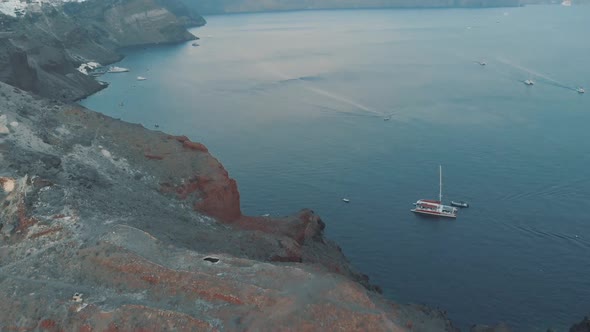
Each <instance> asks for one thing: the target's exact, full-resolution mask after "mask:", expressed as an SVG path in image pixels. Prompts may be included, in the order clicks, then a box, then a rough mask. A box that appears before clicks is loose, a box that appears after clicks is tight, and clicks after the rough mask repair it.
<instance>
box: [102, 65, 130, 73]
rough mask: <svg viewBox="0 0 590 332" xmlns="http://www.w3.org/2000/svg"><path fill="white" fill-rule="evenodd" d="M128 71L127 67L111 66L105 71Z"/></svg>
mask: <svg viewBox="0 0 590 332" xmlns="http://www.w3.org/2000/svg"><path fill="white" fill-rule="evenodd" d="M128 71H129V69H127V68H123V67H117V66H112V67H109V70H108V71H107V72H109V73H126V72H128Z"/></svg>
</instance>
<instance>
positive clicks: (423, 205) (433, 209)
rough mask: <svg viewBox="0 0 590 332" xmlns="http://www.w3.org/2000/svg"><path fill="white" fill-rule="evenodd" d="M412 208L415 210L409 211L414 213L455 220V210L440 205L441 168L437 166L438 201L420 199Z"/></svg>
mask: <svg viewBox="0 0 590 332" xmlns="http://www.w3.org/2000/svg"><path fill="white" fill-rule="evenodd" d="M414 206H415V208H413V209H412V210H411V211H412V212H414V213H418V214H424V215H430V216H436V217H446V218H457V208H454V207H452V206H448V205H444V204H443V203H442V166H439V191H438V200H432V199H420V200H418V201H417V202H416V203H414Z"/></svg>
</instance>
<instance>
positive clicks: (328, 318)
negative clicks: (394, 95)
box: [0, 83, 455, 331]
mask: <svg viewBox="0 0 590 332" xmlns="http://www.w3.org/2000/svg"><path fill="white" fill-rule="evenodd" d="M239 204H240V202H239V193H238V189H237V185H236V183H235V181H234V180H232V179H231V178H230V177H229V176H228V174H227V172H226V171H225V169H224V168H223V166H222V165H221V164H220V163H219V162H218V161H217V160H216V159H215V158H214V157H213V156H211V154H209V152H208V151H207V149H206V148H205V147H204V146H203V145H201V144H199V143H196V142H191V141H189V140H188V139H186V137H176V136H170V135H167V134H164V133H161V132H152V131H149V130H146V129H144V128H143V127H141V126H139V125H133V124H128V123H124V122H121V121H118V120H116V119H112V118H109V117H107V116H104V115H101V114H98V113H95V112H92V111H89V110H87V109H83V108H81V107H80V106H77V105H74V104H63V103H59V102H51V101H49V100H46V99H43V98H39V97H36V96H33V95H30V94H29V93H27V92H24V91H22V90H20V89H17V88H15V87H11V86H8V85H5V84H2V83H0V205H1V206H2V210H0V298H2V299H3V301H0V322H1V323H0V325H1V326H0V330H14V329H17V330H23V331H24V330H35V329H38V330H54V331H57V330H79V331H102V330H117V329H118V330H133V329H139V328H144V329H148V330H162V329H169V330H185V331H194V330H199V331H207V330H209V331H213V330H224V331H243V330H246V329H248V330H256V331H277V330H281V328H288V329H290V330H296V331H306V330H318V329H321V330H330V331H333V330H363V331H403V330H414V331H453V330H455V329H454V328H453V326H452V325H451V323H450V322H449V321H448V320H447V319H446V318H445V316H444V315H443V314H442V313H441V312H439V311H436V310H432V309H428V308H425V307H420V306H412V305H399V304H395V303H391V302H388V301H386V300H385V299H384V298H383V297H382V296H381V295H379V294H378V293H377V292H376V288H375V287H374V286H372V285H370V284H369V282H368V278H367V277H365V276H363V275H362V274H359V273H358V272H356V271H355V270H354V269H353V268H351V266H350V265H349V263H348V262H347V260H346V258H345V257H344V256H343V255H342V253H341V251H340V249H339V248H338V246H336V245H335V244H333V243H332V242H330V241H328V240H327V239H326V238H324V236H323V230H324V228H325V224H324V222H323V221H322V220H321V219H320V218H319V217H318V216H317V215H315V214H314V213H313V212H312V211H310V210H303V211H301V212H299V213H298V214H296V215H294V216H291V217H282V218H272V219H271V218H254V217H247V216H243V215H242V213H241V211H240V207H239ZM76 293H81V294H77V296H75V295H76ZM78 295H79V296H78Z"/></svg>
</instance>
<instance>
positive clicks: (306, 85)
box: [264, 67, 391, 117]
mask: <svg viewBox="0 0 590 332" xmlns="http://www.w3.org/2000/svg"><path fill="white" fill-rule="evenodd" d="M264 68H265V69H266V71H267V72H269V73H272V74H273V75H275V76H277V77H279V78H281V80H282V82H299V83H301V87H302V88H303V89H305V90H307V91H309V92H311V93H314V94H316V95H318V96H322V97H326V98H329V99H331V100H334V101H337V102H339V103H342V104H346V105H348V106H352V107H354V108H355V109H357V110H360V111H362V112H365V113H369V114H373V115H374V116H378V117H385V116H391V115H389V114H385V113H383V112H379V111H376V110H374V109H372V108H371V107H368V106H365V105H363V104H361V103H359V102H357V101H354V100H352V99H350V98H347V97H344V96H341V95H339V94H336V93H333V92H330V91H327V90H324V89H320V88H318V87H315V86H313V85H311V83H312V82H314V81H317V80H318V79H317V78H318V76H301V77H291V76H289V75H286V74H285V73H282V72H280V71H278V70H276V69H274V70H273V69H270V68H268V67H264Z"/></svg>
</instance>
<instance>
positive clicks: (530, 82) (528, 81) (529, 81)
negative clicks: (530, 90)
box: [524, 80, 535, 85]
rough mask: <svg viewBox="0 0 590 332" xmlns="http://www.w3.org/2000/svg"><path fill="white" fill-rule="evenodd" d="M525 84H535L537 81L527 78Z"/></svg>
mask: <svg viewBox="0 0 590 332" xmlns="http://www.w3.org/2000/svg"><path fill="white" fill-rule="evenodd" d="M524 84H526V85H535V82H533V81H532V80H526V81H524Z"/></svg>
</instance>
